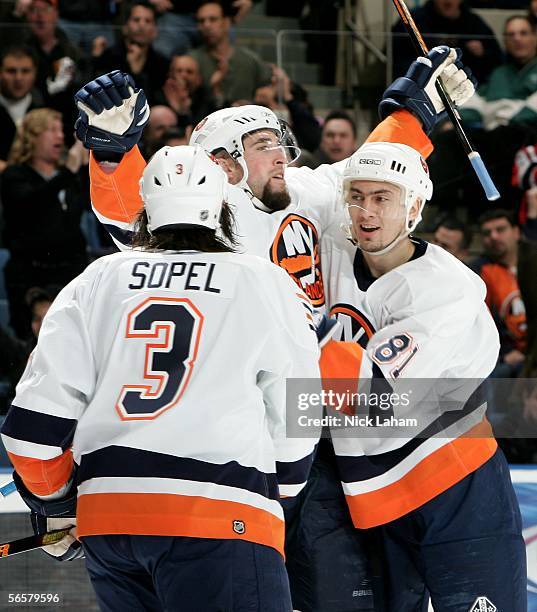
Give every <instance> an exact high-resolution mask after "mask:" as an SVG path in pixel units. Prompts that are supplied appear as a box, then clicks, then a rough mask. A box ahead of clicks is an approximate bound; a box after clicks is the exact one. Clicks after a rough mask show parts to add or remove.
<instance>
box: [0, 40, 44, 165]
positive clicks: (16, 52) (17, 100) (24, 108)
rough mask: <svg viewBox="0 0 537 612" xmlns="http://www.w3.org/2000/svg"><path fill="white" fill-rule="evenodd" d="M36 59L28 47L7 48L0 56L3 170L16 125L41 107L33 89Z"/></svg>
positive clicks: (39, 99)
mask: <svg viewBox="0 0 537 612" xmlns="http://www.w3.org/2000/svg"><path fill="white" fill-rule="evenodd" d="M36 76H37V58H36V57H35V54H34V53H33V51H32V50H31V49H29V48H27V47H10V48H8V49H6V50H5V51H4V52H3V53H2V56H1V58H0V134H1V135H2V137H1V138H0V172H3V170H4V168H5V166H6V163H7V157H8V154H9V150H10V149H11V145H12V144H13V140H14V138H15V134H16V132H17V127H18V126H19V125H20V124H21V123H22V120H23V119H24V116H25V115H26V113H27V112H28V111H30V110H32V109H33V108H39V107H41V106H43V104H44V101H43V97H42V95H41V94H40V93H39V91H38V90H37V89H35V87H34V86H35V79H36Z"/></svg>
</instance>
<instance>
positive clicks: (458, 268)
mask: <svg viewBox="0 0 537 612" xmlns="http://www.w3.org/2000/svg"><path fill="white" fill-rule="evenodd" d="M425 244H426V246H427V249H426V251H425V253H424V254H423V255H422V256H421V257H417V258H416V259H413V260H411V261H408V262H407V263H405V264H403V265H401V266H399V267H397V268H395V269H394V270H392V271H391V272H389V273H388V274H385V275H384V276H382V277H381V278H380V279H378V280H379V281H382V284H384V283H386V284H387V285H388V286H389V287H390V288H391V290H393V288H394V287H396V286H399V289H400V291H401V290H406V291H407V292H408V296H409V300H412V301H417V300H419V299H420V298H421V297H423V296H429V297H427V298H426V299H429V300H433V297H432V296H434V301H436V302H439V301H440V302H441V301H445V302H449V301H451V300H453V299H468V300H470V299H474V298H475V297H476V295H477V296H479V298H481V294H482V281H481V279H479V277H478V276H477V275H476V274H474V273H473V272H472V270H470V268H468V267H467V266H466V265H465V264H464V263H462V262H461V261H459V260H458V259H457V258H456V257H454V256H453V255H450V254H449V253H448V252H447V251H445V250H444V249H442V248H441V247H438V246H436V245H434V244H430V243H425ZM377 283H378V281H377V282H376V283H374V285H376V284H377ZM378 284H379V285H380V284H381V283H378Z"/></svg>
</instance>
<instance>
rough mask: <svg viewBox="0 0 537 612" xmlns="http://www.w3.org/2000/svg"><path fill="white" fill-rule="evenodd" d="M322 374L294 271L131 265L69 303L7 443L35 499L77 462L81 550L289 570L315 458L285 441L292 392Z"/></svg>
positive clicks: (209, 263) (85, 281) (34, 363)
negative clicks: (289, 504) (293, 510)
mask: <svg viewBox="0 0 537 612" xmlns="http://www.w3.org/2000/svg"><path fill="white" fill-rule="evenodd" d="M318 359H319V349H318V346H317V338H316V335H315V333H314V330H313V327H312V324H311V306H310V305H309V302H308V300H307V298H306V297H305V295H304V294H302V293H300V292H297V288H296V286H295V285H294V283H293V282H292V281H291V280H290V279H289V277H288V275H287V274H285V272H284V271H283V270H281V269H279V268H277V267H276V266H273V265H272V264H270V263H269V262H267V261H265V260H262V259H260V258H258V257H252V256H248V255H239V254H234V253H218V254H207V253H199V252H180V253H172V252H163V253H149V252H143V251H140V250H130V251H128V252H124V253H118V254H115V255H110V256H108V257H104V258H101V259H99V260H97V261H96V262H94V263H93V264H92V265H91V266H89V267H88V268H87V270H86V271H85V272H84V273H83V274H82V275H80V276H79V277H78V278H76V279H75V280H74V281H72V282H71V283H70V284H69V285H68V286H67V287H66V288H65V289H64V290H63V291H62V292H61V293H60V295H59V296H58V297H57V298H56V300H55V301H54V304H53V305H52V307H51V309H50V311H49V312H48V314H47V316H46V318H45V321H44V324H43V327H42V329H41V333H40V337H39V342H38V345H37V348H36V350H35V352H34V353H33V355H32V357H31V359H30V361H29V364H28V366H27V368H26V371H25V373H24V375H23V377H22V379H21V381H20V383H19V385H18V387H17V393H16V397H15V400H14V402H13V406H12V408H11V410H10V412H9V414H8V416H7V419H6V421H5V424H4V426H3V429H2V434H3V435H2V438H3V441H4V444H5V447H6V449H7V450H8V452H9V455H10V458H11V460H12V462H13V465H14V466H15V468H16V469H17V471H18V472H19V474H20V475H21V477H22V478H23V480H24V481H25V483H26V485H27V486H28V488H29V489H30V490H31V491H33V492H34V493H36V494H38V495H47V494H50V493H51V492H53V491H56V490H58V489H60V488H61V487H62V486H64V485H65V483H66V482H67V481H68V479H69V477H70V475H71V471H72V468H73V459H74V462H75V463H76V464H77V465H78V470H77V481H78V483H79V487H78V509H77V519H78V521H77V528H78V534H79V535H80V536H85V535H95V534H114V533H129V534H145V535H180V536H191V537H207V538H242V539H246V540H249V541H253V542H258V543H261V544H265V545H268V546H272V547H274V548H276V549H277V550H278V551H280V552H281V553H282V554H283V540H284V523H283V513H282V508H281V506H280V502H279V497H280V493H281V494H283V495H293V494H295V493H297V492H298V491H299V490H300V489H301V487H302V486H303V485H304V484H305V481H306V478H307V474H308V472H309V466H310V465H311V461H312V457H313V451H314V447H315V444H316V442H317V440H316V439H314V438H302V439H288V438H287V437H286V423H285V413H286V412H285V396H286V393H285V392H286V379H287V378H288V377H297V378H316V379H318V378H319V368H318ZM319 385H320V383H319ZM278 484H279V485H280V491H278Z"/></svg>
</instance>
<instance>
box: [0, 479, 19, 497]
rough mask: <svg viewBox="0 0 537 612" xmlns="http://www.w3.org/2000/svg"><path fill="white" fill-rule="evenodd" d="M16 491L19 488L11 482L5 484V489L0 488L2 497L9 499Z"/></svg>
mask: <svg viewBox="0 0 537 612" xmlns="http://www.w3.org/2000/svg"><path fill="white" fill-rule="evenodd" d="M16 490H17V486H16V485H15V483H14V482H13V481H11V482H8V483H7V484H5V485H4V486H3V487H0V495H2V497H7V496H8V495H11V493H15V491H16Z"/></svg>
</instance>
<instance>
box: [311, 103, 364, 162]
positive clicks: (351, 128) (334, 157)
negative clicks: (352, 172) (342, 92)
mask: <svg viewBox="0 0 537 612" xmlns="http://www.w3.org/2000/svg"><path fill="white" fill-rule="evenodd" d="M356 147H357V143H356V123H354V120H353V119H352V117H351V116H350V115H349V114H348V113H346V112H345V111H343V110H336V111H332V112H331V113H329V114H328V115H327V116H326V119H325V120H324V124H323V128H322V132H321V144H320V145H319V149H318V150H317V151H315V153H314V157H315V158H316V160H317V165H318V166H320V165H321V164H333V163H334V162H338V161H341V160H343V159H345V158H347V157H349V156H350V155H352V154H353V153H354V151H356Z"/></svg>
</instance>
